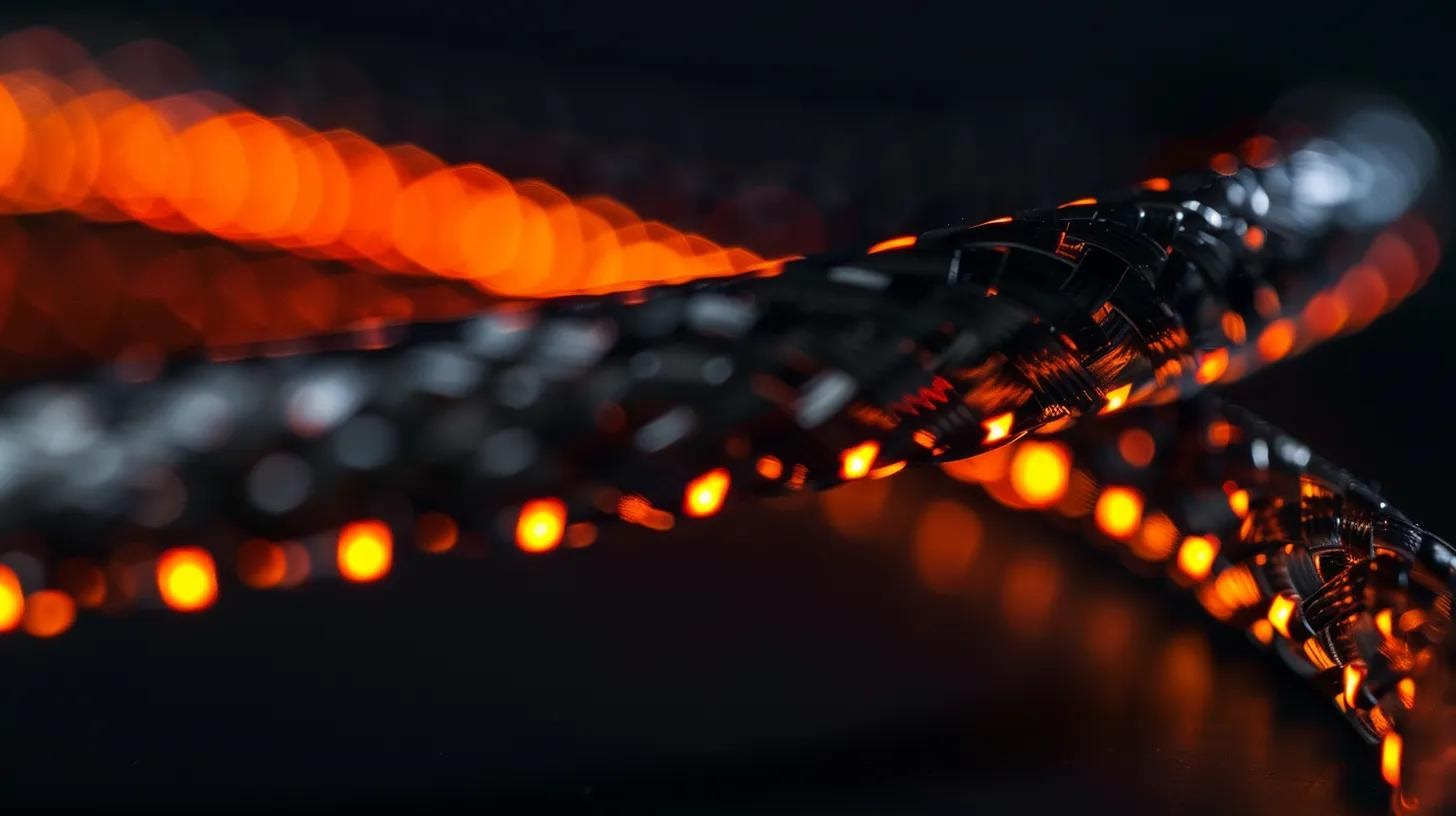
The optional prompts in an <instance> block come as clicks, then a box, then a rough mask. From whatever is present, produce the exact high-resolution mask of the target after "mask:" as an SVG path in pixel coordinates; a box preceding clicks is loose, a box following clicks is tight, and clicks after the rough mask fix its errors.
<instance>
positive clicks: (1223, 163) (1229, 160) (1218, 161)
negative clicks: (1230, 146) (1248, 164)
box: [1208, 153, 1239, 176]
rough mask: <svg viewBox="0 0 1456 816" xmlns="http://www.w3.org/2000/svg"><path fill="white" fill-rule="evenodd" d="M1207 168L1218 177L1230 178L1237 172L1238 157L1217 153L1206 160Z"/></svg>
mask: <svg viewBox="0 0 1456 816" xmlns="http://www.w3.org/2000/svg"><path fill="white" fill-rule="evenodd" d="M1208 166H1209V167H1211V168H1213V172H1215V173H1217V174H1219V175H1220V176H1232V175H1233V174H1234V173H1237V172H1238V171H1239V157H1238V156H1235V155H1234V154H1232V153H1219V154H1216V155H1215V156H1214V157H1213V158H1211V159H1209V160H1208Z"/></svg>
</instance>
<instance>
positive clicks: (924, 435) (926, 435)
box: [910, 428, 935, 448]
mask: <svg viewBox="0 0 1456 816" xmlns="http://www.w3.org/2000/svg"><path fill="white" fill-rule="evenodd" d="M910 438H911V439H912V440H914V442H915V444H917V445H919V446H920V447H922V448H933V447H935V434H934V433H932V432H930V431H928V430H926V429H924V428H921V429H920V430H918V431H916V432H915V433H914V435H913V436H911V437H910Z"/></svg>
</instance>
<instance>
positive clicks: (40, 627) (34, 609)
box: [22, 589, 76, 638]
mask: <svg viewBox="0 0 1456 816" xmlns="http://www.w3.org/2000/svg"><path fill="white" fill-rule="evenodd" d="M75 622H76V602H75V601H73V600H71V596H70V595H67V594H66V593H64V592H62V591H60V590H59V589H42V590H40V591H38V592H32V593H30V597H28V598H26V599H25V618H24V619H23V621H22V626H24V627H25V631H26V634H29V635H32V636H34V637H40V638H48V637H55V636H56V635H59V634H61V633H62V632H64V631H66V630H67V629H70V628H71V624H72V623H75Z"/></svg>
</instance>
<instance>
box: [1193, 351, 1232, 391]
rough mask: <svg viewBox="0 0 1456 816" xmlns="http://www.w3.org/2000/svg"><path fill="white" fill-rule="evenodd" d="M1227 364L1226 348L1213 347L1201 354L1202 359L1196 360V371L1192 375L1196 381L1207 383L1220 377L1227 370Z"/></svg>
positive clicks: (1227, 354)
mask: <svg viewBox="0 0 1456 816" xmlns="http://www.w3.org/2000/svg"><path fill="white" fill-rule="evenodd" d="M1228 365H1229V353H1228V349H1226V348H1217V349H1213V350H1212V351H1208V352H1205V353H1204V354H1203V359H1201V360H1200V361H1199V362H1198V373H1197V374H1196V375H1194V376H1195V378H1196V379H1197V380H1198V382H1200V383H1202V384H1204V385H1207V384H1209V383H1211V382H1214V381H1216V380H1217V379H1218V378H1219V377H1222V376H1223V375H1224V372H1226V371H1228Z"/></svg>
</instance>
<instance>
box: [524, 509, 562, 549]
mask: <svg viewBox="0 0 1456 816" xmlns="http://www.w3.org/2000/svg"><path fill="white" fill-rule="evenodd" d="M565 532H566V504H565V503H564V502H562V501H561V500H560V499H532V500H531V501H528V502H526V503H525V504H523V505H521V516H520V519H519V520H517V521H516V546H517V547H520V548H521V549H522V550H523V551H525V552H528V553H543V552H547V551H550V550H554V549H556V545H558V544H560V543H561V537H562V536H563V535H564V534H565Z"/></svg>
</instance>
